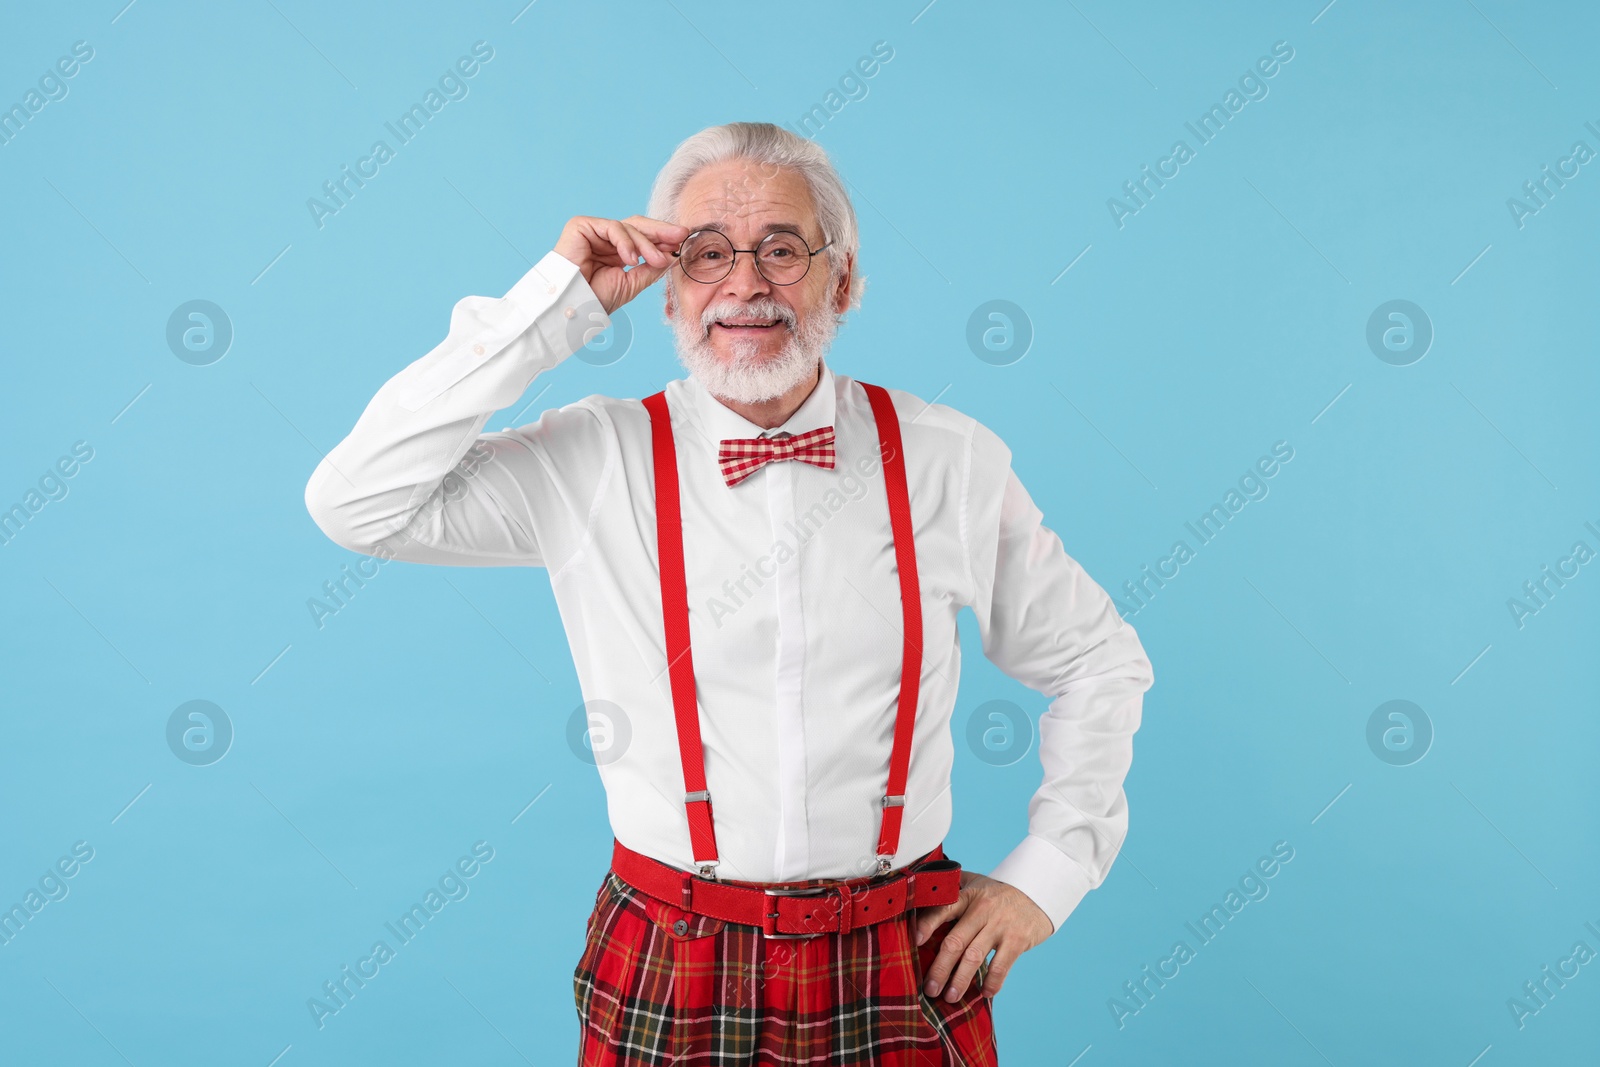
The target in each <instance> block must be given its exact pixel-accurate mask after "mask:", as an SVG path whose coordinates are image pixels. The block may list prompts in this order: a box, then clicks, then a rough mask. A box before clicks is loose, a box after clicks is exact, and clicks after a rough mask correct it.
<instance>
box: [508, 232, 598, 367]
mask: <svg viewBox="0 0 1600 1067" xmlns="http://www.w3.org/2000/svg"><path fill="white" fill-rule="evenodd" d="M505 301H506V306H507V308H508V310H509V312H510V314H511V315H513V316H514V317H516V318H517V319H519V320H520V321H529V320H532V321H534V322H537V324H538V327H539V332H540V333H541V334H543V336H544V340H545V342H546V343H547V344H548V345H549V346H550V349H551V350H552V351H553V352H555V353H556V354H557V355H558V356H559V357H560V358H561V359H565V358H566V357H568V356H570V355H572V354H573V353H574V352H576V351H578V349H580V348H582V347H583V346H584V345H586V344H588V343H589V342H590V341H592V340H594V338H596V337H598V336H600V333H601V331H603V330H605V329H606V328H607V327H609V326H610V325H611V316H609V315H607V314H606V310H605V308H603V307H601V305H600V298H599V297H597V296H595V295H594V290H593V289H591V288H589V283H588V281H586V280H585V279H584V277H583V272H582V271H580V270H579V269H578V268H577V266H576V265H575V264H574V263H573V262H572V261H571V260H569V259H568V258H567V257H566V256H563V255H562V254H561V253H559V252H556V251H554V250H552V251H550V252H546V253H545V255H544V258H542V259H541V260H539V262H537V263H535V264H534V265H533V269H532V270H530V271H529V272H528V273H526V274H524V275H523V276H522V278H521V280H519V281H518V282H517V284H516V285H513V286H512V287H511V290H510V291H509V292H507V293H506V296H505ZM557 303H559V304H560V305H561V313H560V314H558V315H544V314H543V312H544V311H546V310H547V309H549V310H553V309H552V307H551V306H552V305H553V304H557Z"/></svg>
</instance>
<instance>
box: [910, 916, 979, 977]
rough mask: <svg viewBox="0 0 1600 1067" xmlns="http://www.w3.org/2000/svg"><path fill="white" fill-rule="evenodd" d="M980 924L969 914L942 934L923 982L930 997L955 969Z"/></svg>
mask: <svg viewBox="0 0 1600 1067" xmlns="http://www.w3.org/2000/svg"><path fill="white" fill-rule="evenodd" d="M982 926H983V924H982V923H981V922H979V921H978V920H977V919H976V918H975V917H974V916H972V915H970V914H969V915H967V916H966V917H964V918H963V919H962V920H961V921H960V922H958V923H956V924H955V925H954V926H953V927H951V928H950V932H949V933H947V934H945V935H944V940H943V941H941V942H940V943H939V951H938V953H937V954H935V956H934V957H933V963H932V964H931V965H930V966H929V967H928V975H927V979H926V981H925V982H924V986H925V988H926V990H927V993H928V995H929V996H930V997H934V996H938V995H939V991H940V990H942V989H943V988H944V986H945V981H946V980H947V979H948V978H949V977H950V975H951V974H952V973H953V972H954V971H956V970H957V968H958V966H959V965H960V963H961V960H962V957H963V956H965V954H966V952H967V950H968V949H969V948H971V947H972V945H973V942H974V941H975V940H976V938H977V936H978V932H979V931H980V930H981V929H982ZM969 973H970V972H969Z"/></svg>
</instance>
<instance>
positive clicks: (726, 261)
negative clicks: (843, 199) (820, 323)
mask: <svg viewBox="0 0 1600 1067" xmlns="http://www.w3.org/2000/svg"><path fill="white" fill-rule="evenodd" d="M832 244H833V242H832V241H829V242H828V243H827V244H825V245H823V246H822V248H819V249H817V250H816V251H815V252H813V251H812V250H811V247H810V246H809V245H807V244H806V241H805V238H804V237H801V236H800V235H799V234H797V233H794V232H792V231H790V230H774V231H773V232H771V233H769V234H767V236H765V237H763V238H762V239H761V243H760V244H758V245H756V246H755V247H754V248H735V247H733V242H732V241H730V240H728V237H727V235H726V234H724V233H722V232H721V231H720V230H696V231H695V232H693V233H691V234H690V235H689V236H688V237H685V238H684V239H683V244H682V245H680V246H679V248H678V251H676V252H674V253H672V254H673V255H675V256H677V257H678V265H679V266H680V267H682V268H683V273H685V274H687V275H688V276H689V277H690V278H692V279H694V280H695V281H697V282H720V281H721V280H722V279H724V278H726V277H727V276H728V275H729V274H731V273H733V264H734V260H736V259H737V258H738V255H739V253H740V252H746V253H749V254H750V255H752V256H754V257H755V261H756V270H757V271H759V272H760V274H761V276H762V277H763V278H765V279H766V280H767V281H769V282H771V283H772V284H773V285H793V284H794V283H795V282H797V281H799V280H800V279H801V278H804V277H805V276H806V272H807V271H808V270H810V269H811V257H812V256H815V255H817V254H818V253H820V252H822V251H823V249H826V248H828V247H829V246H830V245H832Z"/></svg>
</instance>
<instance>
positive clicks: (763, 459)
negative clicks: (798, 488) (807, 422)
mask: <svg viewBox="0 0 1600 1067" xmlns="http://www.w3.org/2000/svg"><path fill="white" fill-rule="evenodd" d="M777 459H798V460H800V461H801V462H803V463H810V464H812V465H813V466H816V467H822V468H824V469H826V470H832V469H833V427H832V426H818V427H817V428H816V429H815V430H807V431H806V432H805V433H802V434H794V435H791V436H789V437H725V438H723V439H722V442H721V447H720V448H719V449H718V450H717V462H718V463H719V464H720V465H721V467H722V478H723V480H724V481H726V482H727V483H728V484H729V485H737V484H738V483H739V482H742V481H744V480H745V479H746V478H748V477H749V476H750V475H752V474H754V473H755V472H756V471H758V470H760V469H761V465H762V464H764V463H768V462H770V461H772V460H777Z"/></svg>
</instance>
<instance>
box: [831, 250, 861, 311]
mask: <svg viewBox="0 0 1600 1067" xmlns="http://www.w3.org/2000/svg"><path fill="white" fill-rule="evenodd" d="M855 269H856V257H855V255H854V254H853V253H846V254H845V257H844V270H842V271H840V272H839V283H838V286H837V288H835V289H834V292H833V310H834V311H835V312H836V313H837V314H840V315H843V314H844V313H845V312H846V311H849V310H850V279H851V277H852V276H853V275H854V274H855Z"/></svg>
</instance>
